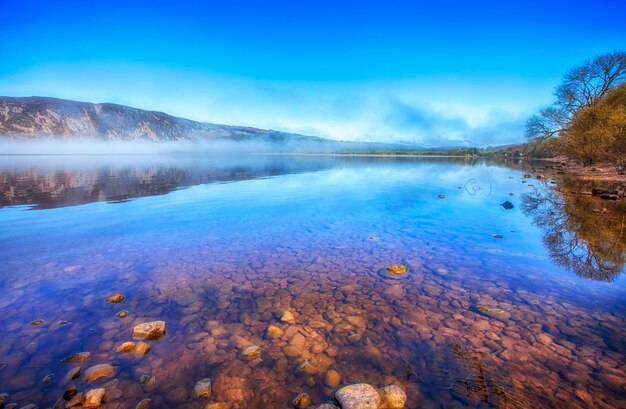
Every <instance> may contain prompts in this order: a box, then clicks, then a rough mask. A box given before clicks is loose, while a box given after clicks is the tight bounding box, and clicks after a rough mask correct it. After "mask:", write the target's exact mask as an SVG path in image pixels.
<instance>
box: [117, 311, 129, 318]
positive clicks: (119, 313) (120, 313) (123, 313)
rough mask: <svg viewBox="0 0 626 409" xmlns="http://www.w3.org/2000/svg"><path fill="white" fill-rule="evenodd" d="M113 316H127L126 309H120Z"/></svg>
mask: <svg viewBox="0 0 626 409" xmlns="http://www.w3.org/2000/svg"><path fill="white" fill-rule="evenodd" d="M115 316H116V317H117V318H126V317H127V316H128V311H126V310H122V311H120V312H118V313H117V314H115Z"/></svg>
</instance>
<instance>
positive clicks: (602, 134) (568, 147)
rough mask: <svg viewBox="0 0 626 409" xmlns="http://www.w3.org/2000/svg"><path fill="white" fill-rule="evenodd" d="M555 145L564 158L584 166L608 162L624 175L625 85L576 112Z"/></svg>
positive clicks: (625, 144) (625, 150)
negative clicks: (558, 146)
mask: <svg viewBox="0 0 626 409" xmlns="http://www.w3.org/2000/svg"><path fill="white" fill-rule="evenodd" d="M559 144H560V145H561V146H562V148H563V150H564V152H565V154H566V155H568V156H570V157H571V158H573V159H575V160H578V161H580V162H581V163H583V164H584V165H591V164H594V163H597V162H608V163H611V164H612V165H614V166H615V167H616V168H617V170H618V171H619V172H620V173H624V172H626V84H623V85H621V86H620V87H618V88H616V89H614V90H612V91H610V92H609V93H608V94H607V95H606V96H605V97H604V98H602V99H601V100H599V101H598V102H597V103H596V104H594V105H590V106H587V107H584V108H581V109H579V110H578V111H577V112H576V114H575V115H574V117H573V119H572V123H571V125H570V126H569V127H568V129H567V130H566V131H564V132H563V133H562V135H561V137H559Z"/></svg>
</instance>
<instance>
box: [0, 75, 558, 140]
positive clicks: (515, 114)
mask: <svg viewBox="0 0 626 409" xmlns="http://www.w3.org/2000/svg"><path fill="white" fill-rule="evenodd" d="M551 92H552V84H551V82H550V80H542V81H538V80H536V79H523V78H474V79H472V80H468V79H463V78H443V77H441V78H439V77H429V78H416V79H412V80H407V79H402V80H394V79H386V80H379V81H367V82H342V83H322V82H294V81H291V82H288V81H284V82H281V81H272V82H268V81H257V80H254V79H250V78H239V77H226V76H216V75H212V74H208V73H205V72H203V71H201V70H197V71H189V70H187V69H186V70H184V71H183V70H180V71H179V70H175V69H171V68H170V69H166V68H158V67H157V68H155V67H153V66H149V67H148V66H142V65H126V64H116V63H108V64H95V63H89V64H80V65H59V64H56V65H49V66H40V67H37V68H34V69H31V70H28V71H23V72H19V73H15V74H13V75H11V76H5V77H0V93H2V94H4V95H10V96H27V95H45V96H54V97H59V98H68V99H76V100H82V101H90V102H114V103H120V104H124V105H130V106H134V107H137V108H143V109H151V110H159V111H164V112H167V113H170V114H172V115H176V116H181V117H185V118H190V119H194V120H199V121H206V122H215V123H225V124H233V125H247V126H254V127H259V128H272V129H277V130H284V131H290V132H298V133H304V134H311V135H319V136H323V137H329V138H333V139H343V140H360V141H366V140H367V141H386V142H389V141H402V142H415V143H420V144H424V145H428V146H442V145H460V144H466V145H474V144H475V145H479V146H486V145H495V144H502V143H512V142H516V141H521V140H522V139H523V123H524V120H525V119H526V118H527V117H528V116H529V115H530V114H532V113H533V112H534V111H535V110H536V109H537V107H538V106H540V105H542V104H545V103H547V102H549V101H550V99H551Z"/></svg>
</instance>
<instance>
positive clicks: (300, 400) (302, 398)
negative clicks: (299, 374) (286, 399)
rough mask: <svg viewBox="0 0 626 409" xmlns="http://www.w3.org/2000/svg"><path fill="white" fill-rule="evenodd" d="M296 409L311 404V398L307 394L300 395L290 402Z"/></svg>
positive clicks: (301, 408)
mask: <svg viewBox="0 0 626 409" xmlns="http://www.w3.org/2000/svg"><path fill="white" fill-rule="evenodd" d="M291 403H292V404H293V407H294V408H296V409H303V408H306V407H308V406H309V405H310V404H311V397H310V396H309V394H308V393H301V394H299V395H298V396H296V397H295V398H294V400H293V401H292V402H291Z"/></svg>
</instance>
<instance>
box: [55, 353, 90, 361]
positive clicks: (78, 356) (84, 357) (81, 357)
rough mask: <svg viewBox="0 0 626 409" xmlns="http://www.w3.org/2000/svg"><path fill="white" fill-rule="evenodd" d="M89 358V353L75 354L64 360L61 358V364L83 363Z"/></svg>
mask: <svg viewBox="0 0 626 409" xmlns="http://www.w3.org/2000/svg"><path fill="white" fill-rule="evenodd" d="M90 357H91V354H90V353H89V352H77V353H75V354H72V355H70V356H68V357H66V358H63V360H62V361H61V362H65V363H67V362H85V361H86V360H88V359H89V358H90Z"/></svg>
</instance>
